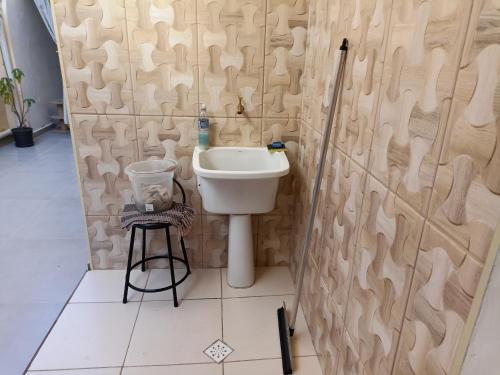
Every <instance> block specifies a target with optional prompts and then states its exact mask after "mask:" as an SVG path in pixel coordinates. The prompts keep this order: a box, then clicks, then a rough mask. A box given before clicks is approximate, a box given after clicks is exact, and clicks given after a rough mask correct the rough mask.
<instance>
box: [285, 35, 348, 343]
mask: <svg viewBox="0 0 500 375" xmlns="http://www.w3.org/2000/svg"><path fill="white" fill-rule="evenodd" d="M347 48H348V42H347V39H344V40H343V41H342V45H341V46H340V59H339V65H338V69H337V76H336V78H335V86H334V89H333V96H332V104H331V105H330V111H329V112H328V122H327V124H326V125H327V126H326V131H325V135H324V136H323V141H322V144H321V156H320V159H319V165H318V174H317V175H316V180H315V181H314V190H313V200H312V203H311V206H310V208H309V216H308V219H307V233H306V238H305V240H304V245H303V248H302V256H301V258H300V268H299V279H298V282H297V291H296V293H295V299H294V301H293V308H292V320H291V323H290V333H291V334H293V330H294V329H295V322H296V320H297V312H298V310H299V303H300V296H301V294H302V286H303V284H304V273H305V268H306V261H307V255H308V254H309V242H310V241H311V235H312V230H313V225H314V217H315V216H316V209H317V207H318V195H319V189H320V186H321V179H322V178H323V171H324V169H325V161H326V154H327V152H328V142H329V141H330V134H331V133H332V127H333V118H334V117H335V112H336V106H337V99H338V96H339V91H340V84H341V83H342V77H343V75H344V68H345V62H346V57H347Z"/></svg>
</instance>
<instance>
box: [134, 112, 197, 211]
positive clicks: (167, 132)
mask: <svg viewBox="0 0 500 375" xmlns="http://www.w3.org/2000/svg"><path fill="white" fill-rule="evenodd" d="M137 139H138V144H139V159H140V160H148V159H164V158H166V159H173V160H175V161H177V163H178V167H177V170H176V173H175V177H176V179H177V180H178V181H179V182H180V184H181V185H182V187H183V188H184V191H185V192H186V198H187V200H186V201H187V203H188V204H190V205H191V206H192V207H193V208H194V209H195V211H196V212H197V213H201V197H200V194H199V192H198V188H197V186H196V175H195V174H194V172H193V166H192V156H193V150H194V147H195V146H196V145H197V143H198V130H197V125H196V119H195V118H193V117H166V116H139V117H137ZM181 199H182V197H181V196H180V195H178V196H177V197H176V201H178V202H180V201H181Z"/></svg>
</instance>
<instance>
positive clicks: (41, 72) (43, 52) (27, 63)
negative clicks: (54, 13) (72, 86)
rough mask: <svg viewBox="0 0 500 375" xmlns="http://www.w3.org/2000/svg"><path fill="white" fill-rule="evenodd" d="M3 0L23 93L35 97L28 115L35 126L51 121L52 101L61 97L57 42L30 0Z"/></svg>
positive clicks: (34, 127)
mask: <svg viewBox="0 0 500 375" xmlns="http://www.w3.org/2000/svg"><path fill="white" fill-rule="evenodd" d="M3 1H4V2H5V8H4V9H5V13H6V14H5V19H6V26H7V28H8V34H9V37H10V41H11V46H12V51H13V54H14V56H13V60H14V64H15V66H16V67H18V68H20V69H22V70H23V71H24V73H25V75H26V77H25V79H24V81H23V91H24V96H25V97H31V98H34V99H35V100H36V101H37V103H36V104H35V105H34V106H33V108H32V109H31V112H30V116H29V122H30V125H31V126H32V127H33V129H34V130H37V129H40V128H41V127H43V126H45V125H47V124H49V123H50V122H51V121H52V120H51V118H50V116H51V115H53V114H55V113H56V112H57V111H56V108H55V106H54V104H53V103H52V101H54V100H61V99H62V97H63V92H62V82H61V70H60V68H59V60H58V57H57V52H56V51H57V46H56V44H55V42H54V41H53V40H52V38H51V36H50V34H49V33H48V31H47V30H46V28H45V25H44V23H43V21H42V19H41V18H40V15H39V14H38V10H37V8H36V6H35V4H34V3H33V1H32V0H3Z"/></svg>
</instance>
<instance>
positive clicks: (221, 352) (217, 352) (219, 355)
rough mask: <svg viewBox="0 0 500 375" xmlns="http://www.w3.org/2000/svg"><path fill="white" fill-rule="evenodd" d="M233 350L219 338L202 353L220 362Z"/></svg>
mask: <svg viewBox="0 0 500 375" xmlns="http://www.w3.org/2000/svg"><path fill="white" fill-rule="evenodd" d="M233 351H234V350H233V349H231V348H230V347H229V346H228V345H226V344H225V343H224V342H222V341H221V340H217V341H215V342H214V343H213V344H211V345H210V346H209V347H208V348H206V349H205V350H204V351H203V353H205V354H206V355H207V356H209V357H210V358H211V359H212V360H213V361H214V362H217V363H221V362H222V361H223V360H224V359H226V357H227V356H228V355H229V354H231V353H232V352H233Z"/></svg>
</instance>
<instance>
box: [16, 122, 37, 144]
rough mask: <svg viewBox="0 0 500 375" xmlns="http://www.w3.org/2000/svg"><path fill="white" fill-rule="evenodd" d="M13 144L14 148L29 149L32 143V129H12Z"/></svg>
mask: <svg viewBox="0 0 500 375" xmlns="http://www.w3.org/2000/svg"><path fill="white" fill-rule="evenodd" d="M12 135H13V136H14V143H15V145H16V147H31V146H33V145H34V142H33V128H26V127H24V128H14V129H12Z"/></svg>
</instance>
